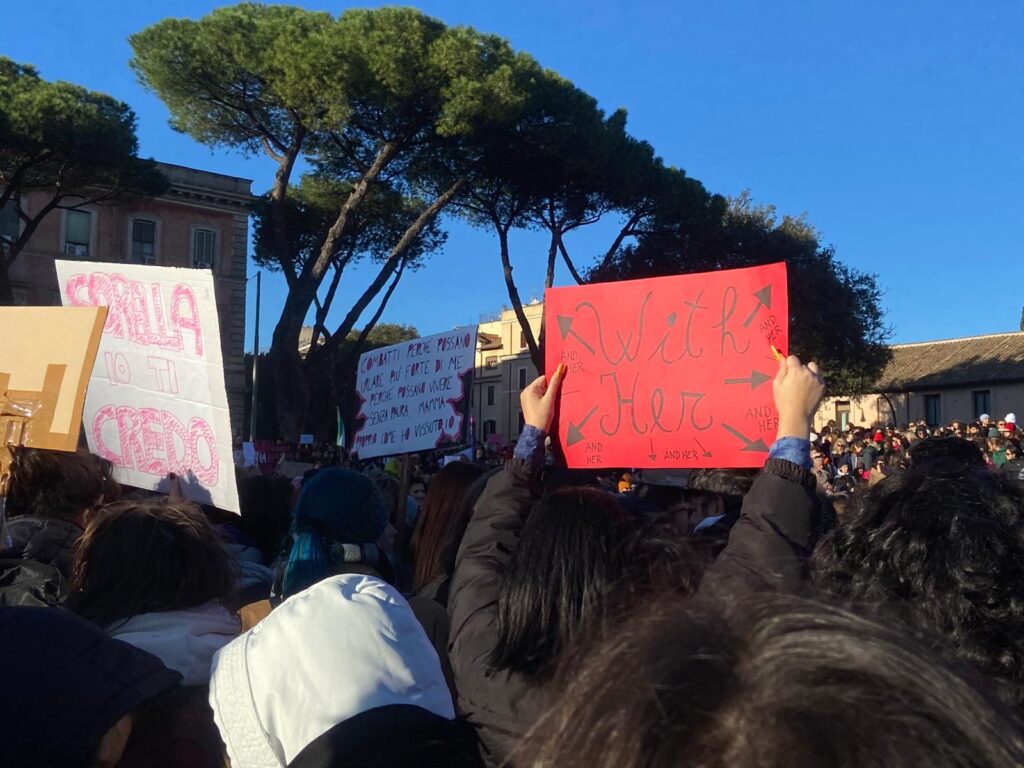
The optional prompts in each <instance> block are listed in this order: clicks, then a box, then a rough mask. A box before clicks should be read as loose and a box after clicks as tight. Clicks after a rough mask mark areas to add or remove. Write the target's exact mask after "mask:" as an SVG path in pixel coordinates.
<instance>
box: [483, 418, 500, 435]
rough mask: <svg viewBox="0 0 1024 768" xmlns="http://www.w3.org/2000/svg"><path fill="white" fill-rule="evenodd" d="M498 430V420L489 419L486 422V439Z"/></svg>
mask: <svg viewBox="0 0 1024 768" xmlns="http://www.w3.org/2000/svg"><path fill="white" fill-rule="evenodd" d="M497 431H498V422H496V421H495V420H494V419H487V421H485V422H484V440H486V439H487V438H488V437H490V436H491V435H493V434H495V433H496V432H497Z"/></svg>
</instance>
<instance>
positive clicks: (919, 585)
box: [812, 463, 1024, 700]
mask: <svg viewBox="0 0 1024 768" xmlns="http://www.w3.org/2000/svg"><path fill="white" fill-rule="evenodd" d="M1022 562H1024V488H1022V487H1021V486H1020V485H1018V484H1016V483H1013V482H1012V481H1010V480H1008V479H1006V478H1003V477H1001V476H1000V475H998V474H995V473H992V472H989V471H987V470H985V469H977V468H967V467H963V466H957V465H955V464H942V463H937V464H932V465H926V466H925V467H920V466H917V465H915V466H914V467H912V468H911V469H910V470H908V471H906V472H903V473H900V474H897V475H894V476H891V477H889V478H887V479H886V481H885V482H884V483H879V484H878V485H876V486H875V487H874V488H872V489H870V490H869V491H867V493H865V494H863V495H860V496H858V497H856V498H855V499H854V500H853V501H852V502H851V504H850V506H849V507H848V509H847V514H846V519H845V520H844V524H843V525H842V526H841V527H840V528H837V529H836V530H834V531H832V532H831V533H830V534H829V535H827V536H826V537H825V538H823V539H822V541H821V542H820V543H819V545H818V547H817V548H816V550H815V552H814V555H813V558H812V576H813V580H814V582H815V584H816V585H817V586H818V587H819V588H821V589H823V590H824V591H826V592H827V593H829V594H831V595H833V596H834V597H837V598H840V599H843V600H850V601H854V602H857V603H863V604H865V605H881V606H890V607H891V610H892V611H894V612H896V613H898V614H899V615H900V616H901V617H902V618H905V619H909V620H911V621H912V622H913V623H914V624H916V625H917V626H920V627H924V628H925V629H928V630H932V631H935V632H937V633H939V634H941V635H943V636H945V637H947V638H948V639H949V640H950V641H951V642H952V644H953V646H954V647H955V648H956V649H957V652H958V653H959V654H960V656H961V657H963V658H964V659H966V660H968V661H970V662H972V663H974V664H976V665H977V666H978V667H980V668H981V669H983V670H985V671H987V672H989V673H990V674H993V675H995V676H997V677H1000V678H1002V679H1004V680H1007V681H1009V682H1010V683H1011V684H1012V685H1013V686H1014V689H1015V690H1024V687H1022V684H1024V601H1022V600H1021V596H1022V595H1024V569H1022V568H1021V563H1022ZM1016 695H1017V696H1018V697H1019V698H1021V699H1022V700H1024V696H1021V695H1020V694H1016Z"/></svg>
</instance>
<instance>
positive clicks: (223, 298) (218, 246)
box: [0, 163, 253, 439]
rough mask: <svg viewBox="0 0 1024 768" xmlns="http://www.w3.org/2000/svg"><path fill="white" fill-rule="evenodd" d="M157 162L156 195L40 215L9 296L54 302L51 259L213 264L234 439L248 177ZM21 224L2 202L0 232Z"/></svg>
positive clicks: (42, 197)
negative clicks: (159, 188) (166, 184)
mask: <svg viewBox="0 0 1024 768" xmlns="http://www.w3.org/2000/svg"><path fill="white" fill-rule="evenodd" d="M158 166H159V168H160V170H161V172H163V174H164V175H165V176H167V178H168V180H169V181H170V188H169V189H168V191H167V192H166V193H165V194H163V195H161V196H160V197H156V198H144V199H139V200H132V201H128V202H125V201H118V202H116V203H99V204H96V205H88V206H85V207H84V208H82V209H80V210H56V211H53V212H52V213H50V214H49V215H48V216H47V217H46V218H45V219H43V221H42V223H41V224H40V225H39V228H38V229H37V230H36V232H35V234H34V235H33V236H32V239H31V240H29V242H28V245H27V246H26V248H25V249H24V250H23V251H22V252H21V254H20V255H19V256H18V258H17V260H16V261H15V262H14V264H13V266H12V267H11V273H10V277H11V281H12V287H13V292H14V299H15V303H17V304H25V305H52V304H60V290H59V288H58V286H57V274H56V271H55V270H54V266H53V262H54V260H55V259H81V260H83V261H105V262H111V263H118V262H123V263H132V264H157V265H160V266H168V267H192V268H201V269H211V270H212V271H213V277H214V286H215V289H216V294H217V309H218V314H219V317H220V332H221V349H222V351H223V355H224V381H225V384H226V386H227V393H228V404H229V406H230V409H231V425H232V431H233V432H234V436H235V438H236V439H240V438H241V434H242V415H243V412H244V408H245V396H246V395H245V393H246V382H245V365H244V358H243V354H244V340H245V280H246V257H247V250H248V240H249V210H250V208H251V205H252V200H253V197H252V193H251V192H250V185H251V184H252V182H251V181H250V180H249V179H242V178H238V177H235V176H225V175H223V174H219V173H211V172H209V171H201V170H197V169H194V168H185V167H183V166H180V165H170V164H167V163H158ZM47 199H48V196H47V195H46V194H45V193H36V194H30V195H29V196H28V197H27V199H23V200H22V204H23V206H24V207H25V208H26V209H27V211H28V213H29V215H30V216H31V215H33V214H34V212H35V211H38V210H39V209H40V208H41V207H42V206H43V205H44V204H45V202H46V200H47ZM19 226H20V222H19V220H18V218H17V216H16V215H13V211H12V210H0V234H4V235H9V236H14V235H16V234H17V231H18V230H17V229H16V228H17V227H19Z"/></svg>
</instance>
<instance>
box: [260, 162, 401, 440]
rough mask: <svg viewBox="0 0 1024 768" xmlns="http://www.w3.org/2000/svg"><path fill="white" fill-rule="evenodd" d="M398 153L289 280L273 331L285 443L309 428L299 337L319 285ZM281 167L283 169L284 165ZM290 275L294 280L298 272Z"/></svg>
mask: <svg viewBox="0 0 1024 768" xmlns="http://www.w3.org/2000/svg"><path fill="white" fill-rule="evenodd" d="M395 150H396V146H395V145H393V144H386V145H385V146H384V147H382V148H381V150H380V152H378V153H377V158H376V159H375V161H374V164H373V166H371V168H370V169H369V170H368V171H367V172H366V173H365V174H364V175H363V177H362V178H361V179H360V180H359V181H358V182H357V183H356V186H355V187H354V188H353V190H352V193H351V194H350V195H349V196H348V198H347V199H346V200H345V203H344V205H342V207H341V210H340V211H339V212H338V218H337V219H336V220H335V222H334V224H333V225H332V226H331V229H330V231H329V233H328V235H327V238H326V240H325V241H324V243H323V246H322V247H321V249H320V254H319V255H318V256H317V259H316V261H315V262H314V263H313V264H312V266H310V265H308V264H307V266H306V268H305V269H303V270H302V272H301V274H299V275H297V276H294V277H293V278H289V280H288V296H287V298H286V299H285V303H284V307H283V308H282V310H281V317H280V319H279V320H278V322H277V326H276V327H275V328H274V336H273V339H272V341H271V344H270V358H271V361H272V364H273V366H274V383H275V385H276V386H275V391H274V399H275V405H276V406H277V421H278V430H279V431H280V433H281V436H282V437H285V438H286V439H297V437H298V435H299V434H301V433H302V431H303V429H304V428H305V426H306V421H307V417H308V413H309V399H310V381H309V379H308V376H307V371H306V370H304V367H305V366H304V363H303V361H302V358H301V357H300V355H299V336H300V335H301V333H302V324H303V322H305V319H306V314H307V313H308V312H309V308H310V306H312V304H313V299H314V297H315V296H316V292H317V290H318V289H319V288H320V283H321V282H322V281H323V278H324V275H325V274H326V270H327V267H328V265H329V264H330V261H331V257H332V256H333V254H334V249H335V245H336V244H337V241H338V238H340V237H341V235H342V233H343V232H344V228H345V226H346V224H347V223H348V216H349V214H350V213H351V211H352V210H353V209H354V208H355V207H356V206H357V205H358V204H359V203H360V202H362V200H363V198H365V197H366V193H367V191H368V190H369V184H370V182H371V181H373V180H374V179H376V178H377V176H379V175H380V172H381V170H382V169H383V168H384V166H385V165H386V164H387V163H388V162H389V161H390V160H391V158H392V157H394V153H395ZM281 167H282V168H283V167H284V164H283V163H282V166H281ZM279 170H280V169H279ZM279 181H282V179H275V191H281V189H283V190H286V189H287V186H286V185H285V187H283V188H280V189H279V187H278V182H279ZM280 218H284V217H283V216H282V217H280ZM280 255H281V258H282V259H288V260H290V258H291V257H290V255H289V254H288V253H287V247H286V248H285V251H282V252H281V254H280ZM285 263H288V262H285ZM285 274H286V276H287V275H288V274H289V270H287V269H286V270H285ZM291 274H292V275H294V270H292V272H291ZM314 360H315V356H314Z"/></svg>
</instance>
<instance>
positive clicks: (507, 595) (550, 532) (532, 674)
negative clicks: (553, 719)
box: [449, 366, 625, 766]
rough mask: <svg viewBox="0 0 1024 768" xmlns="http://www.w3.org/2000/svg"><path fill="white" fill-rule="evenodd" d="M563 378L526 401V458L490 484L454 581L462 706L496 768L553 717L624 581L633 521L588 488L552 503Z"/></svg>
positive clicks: (454, 642) (556, 496)
mask: <svg viewBox="0 0 1024 768" xmlns="http://www.w3.org/2000/svg"><path fill="white" fill-rule="evenodd" d="M564 375H565V370H564V368H563V367H561V366H560V367H559V369H558V371H557V372H556V373H555V375H554V376H553V377H552V381H551V383H550V385H549V384H548V383H547V381H546V379H545V378H544V377H540V378H538V379H537V380H536V381H534V382H533V384H531V385H530V386H529V387H527V388H526V389H525V390H524V391H523V393H522V396H521V400H522V404H523V415H524V418H525V421H526V425H527V426H526V428H525V429H524V431H523V433H522V434H521V436H520V439H519V441H518V443H517V446H516V452H515V458H514V459H513V460H512V461H511V462H510V463H509V464H508V465H507V466H506V467H505V469H504V470H502V471H500V472H498V473H497V474H495V475H494V476H493V477H492V478H491V480H490V481H489V482H488V484H487V487H486V489H485V490H484V493H483V495H482V496H481V497H480V500H479V501H478V502H477V505H476V511H475V513H474V515H473V518H472V520H471V521H470V523H469V527H468V528H467V530H466V534H465V537H464V538H463V541H462V546H461V548H460V550H459V554H458V560H457V562H456V566H455V574H454V576H453V578H452V588H451V597H450V600H449V613H450V616H451V622H452V623H451V626H452V635H451V638H450V641H451V643H450V644H451V651H450V656H451V662H452V668H453V670H454V673H455V682H456V688H457V690H458V693H459V705H460V708H461V710H462V711H463V712H465V713H466V715H467V716H468V718H469V720H470V722H472V723H473V724H474V725H476V726H477V729H478V735H479V737H480V740H481V742H482V747H483V757H484V760H485V762H486V763H487V764H488V765H492V766H493V765H499V764H501V763H502V762H503V761H504V760H505V759H506V758H507V757H508V755H509V754H510V753H511V751H512V749H513V747H514V746H515V744H516V742H517V741H518V740H519V738H520V737H521V736H522V735H523V734H524V733H525V732H526V731H527V730H529V728H530V727H531V726H532V725H533V723H534V721H535V720H536V719H537V717H538V716H539V715H540V714H541V713H542V712H543V711H544V709H545V708H546V706H547V704H548V699H549V696H550V692H549V688H548V686H547V683H548V681H549V678H550V673H551V670H552V669H553V667H554V665H555V664H556V662H557V661H558V657H559V655H560V654H561V652H562V650H563V649H564V648H565V647H567V646H568V645H569V644H570V643H572V642H573V641H574V640H575V639H576V638H577V637H578V636H579V635H580V634H581V632H582V631H583V630H584V628H585V627H586V626H587V624H588V623H589V622H591V621H594V620H595V619H596V618H597V617H598V616H600V615H601V613H602V612H603V610H604V608H605V605H606V595H607V593H608V592H610V588H611V587H612V585H613V584H614V583H616V582H617V581H619V579H620V578H621V577H622V576H623V573H624V567H623V558H622V555H621V553H620V551H619V541H620V540H621V539H622V538H623V536H624V528H625V526H624V525H623V513H622V512H621V510H620V508H619V506H618V504H617V503H616V501H615V499H614V498H613V497H611V496H610V495H608V494H605V493H603V492H601V491H597V490H593V489H587V488H565V489H560V490H554V491H552V492H550V493H548V494H547V495H546V496H544V498H543V500H542V499H541V483H540V472H541V467H542V463H543V455H544V442H543V440H544V435H545V433H546V432H547V430H548V429H549V428H550V425H551V419H552V413H553V408H554V403H555V398H556V396H557V393H558V390H559V387H560V386H561V383H562V380H563V378H564Z"/></svg>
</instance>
